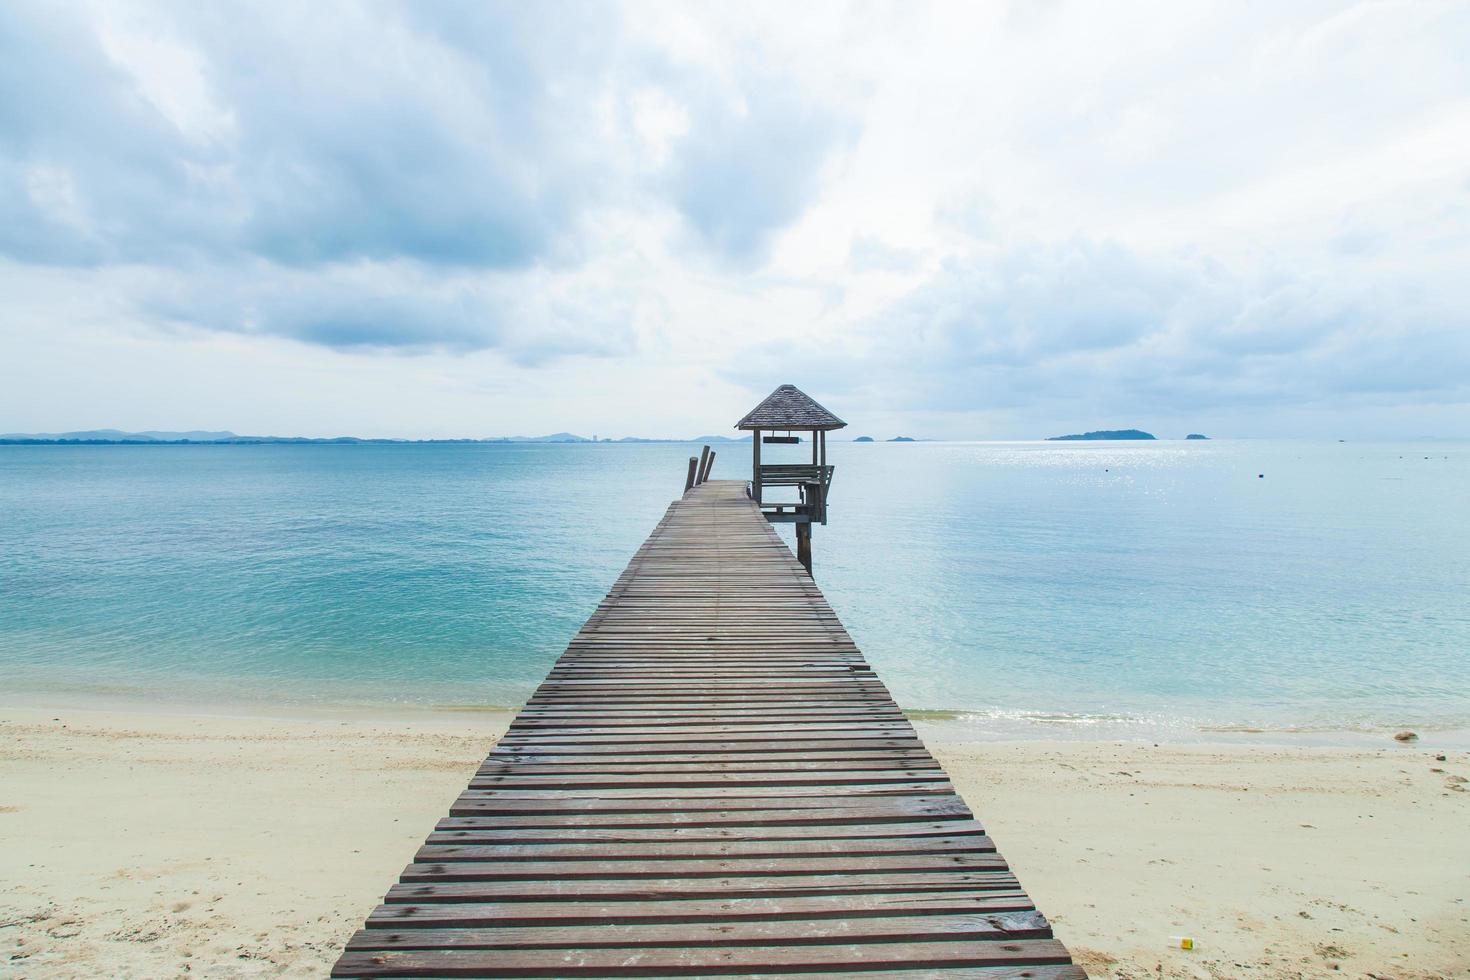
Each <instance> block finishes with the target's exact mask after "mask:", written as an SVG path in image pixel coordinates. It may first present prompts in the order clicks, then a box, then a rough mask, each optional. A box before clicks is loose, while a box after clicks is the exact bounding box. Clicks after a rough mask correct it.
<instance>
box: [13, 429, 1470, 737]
mask: <svg viewBox="0 0 1470 980" xmlns="http://www.w3.org/2000/svg"><path fill="white" fill-rule="evenodd" d="M783 448H785V447H783ZM800 449H801V450H804V449H805V447H800ZM691 451H697V447H691V446H690V445H688V444H657V445H606V444H602V445H571V446H554V445H444V446H432V445H404V446H361V445H359V446H196V447H181V446H158V447H127V446H117V447H0V670H3V675H4V677H5V685H4V686H5V687H7V688H8V693H7V697H8V698H9V699H11V700H15V699H20V700H32V699H42V700H44V699H45V698H47V697H50V698H66V697H89V696H106V697H121V698H127V697H133V696H143V697H147V698H149V699H159V700H166V701H175V702H180V703H220V702H226V703H228V702H233V701H246V702H257V703H274V704H283V703H284V704H290V705H313V704H325V705H340V704H368V705H381V704H384V703H389V702H392V703H408V704H439V705H444V704H450V705H513V704H517V703H519V702H520V701H521V700H522V699H524V698H525V696H526V695H527V694H528V693H529V692H530V690H531V689H532V688H533V687H534V686H535V685H536V684H537V683H538V682H539V681H540V679H541V677H542V675H543V674H544V673H545V672H546V670H547V668H548V666H549V665H550V663H551V661H552V660H553V659H554V658H555V657H556V656H557V655H558V654H559V653H560V652H561V650H562V648H563V647H564V646H565V644H566V642H567V640H568V639H569V638H570V636H571V635H572V633H573V632H574V631H575V630H576V629H577V627H578V626H579V625H580V624H581V622H582V621H583V620H584V619H585V618H586V617H587V615H588V614H590V613H591V611H592V609H593V608H594V606H595V605H596V604H597V601H598V599H599V598H600V597H601V596H602V595H603V593H604V592H605V591H606V589H607V588H608V586H609V585H610V584H611V583H612V581H613V579H614V578H615V577H616V575H617V574H618V572H619V571H620V570H621V569H622V567H623V565H624V564H625V563H626V562H627V560H628V558H629V556H630V555H631V554H632V552H633V551H634V549H635V548H636V547H637V546H638V545H639V543H641V541H642V540H643V538H644V537H645V536H646V535H647V533H648V531H649V530H650V528H651V527H652V526H653V524H654V523H655V521H656V520H657V519H658V517H659V516H660V514H662V512H663V510H664V508H665V507H666V506H667V504H668V502H669V501H670V500H671V499H672V498H673V497H674V496H675V495H676V494H677V493H678V491H679V490H680V489H681V488H682V485H683V474H684V465H685V460H686V459H687V458H688V456H689V455H690V453H691ZM797 451H798V452H799V451H800V450H797ZM748 454H749V447H748V445H741V446H734V445H731V446H724V447H721V449H720V456H719V460H718V463H717V464H716V468H715V474H714V475H715V476H716V477H741V478H743V477H744V476H745V474H746V467H747V466H748V460H749V455H748ZM830 455H831V457H832V460H831V461H832V462H834V463H835V464H836V465H837V475H836V480H835V483H834V487H833V496H832V522H831V524H830V526H828V527H825V528H819V529H818V530H817V532H816V537H815V562H816V574H817V581H818V583H819V584H820V585H821V586H822V588H823V589H824V590H825V591H826V593H827V596H828V597H829V599H830V600H831V602H832V605H833V606H834V607H835V608H836V610H837V612H838V614H839V615H840V616H841V617H842V618H843V620H844V622H845V623H846V624H847V626H848V628H849V630H850V631H851V632H852V634H853V636H854V637H855V638H856V640H857V642H858V644H859V645H860V646H861V647H862V648H863V649H864V651H865V652H866V653H867V654H868V657H869V659H870V660H871V661H872V662H873V663H874V664H875V665H876V666H877V668H878V669H879V671H880V672H881V674H882V676H883V678H884V679H885V680H886V681H887V682H888V684H889V686H890V688H891V689H892V690H893V692H894V694H895V696H896V697H897V698H898V700H899V702H900V703H901V704H903V705H904V706H905V707H909V708H921V709H935V710H948V711H957V712H962V713H964V714H965V715H966V716H967V718H968V719H970V720H972V721H973V722H975V723H976V724H980V725H986V726H990V727H991V728H992V729H994V730H997V731H1014V732H1017V733H1022V734H1024V733H1026V732H1027V731H1032V730H1034V732H1035V733H1036V734H1040V735H1047V736H1052V735H1059V734H1066V732H1067V731H1075V730H1080V731H1085V732H1090V733H1095V734H1111V733H1128V732H1135V733H1136V732H1142V733H1145V734H1147V733H1148V732H1156V733H1158V734H1162V735H1167V734H1168V733H1169V732H1185V731H1198V730H1200V729H1201V728H1206V729H1208V728H1212V727H1214V726H1226V727H1230V726H1256V727H1266V728H1284V727H1285V728H1306V729H1323V730H1354V729H1365V730H1375V729H1380V728H1384V727H1389V728H1394V727H1401V726H1403V727H1418V728H1420V729H1421V730H1423V729H1429V730H1434V729H1467V728H1470V445H1467V444H1465V443H1446V442H1414V443H1395V444H1386V443H1385V444H1366V443H1365V444H1355V443H1335V442H1334V443H1305V442H1254V441H1252V442H1228V441H1218V442H1206V443H1185V442H1158V443H1063V444H1059V443H919V444H912V445H890V444H882V443H879V444H872V445H866V444H848V443H834V444H833V445H832V447H831V452H830ZM1258 474H1264V479H1262V478H1259V477H1258ZM788 540H789V537H788Z"/></svg>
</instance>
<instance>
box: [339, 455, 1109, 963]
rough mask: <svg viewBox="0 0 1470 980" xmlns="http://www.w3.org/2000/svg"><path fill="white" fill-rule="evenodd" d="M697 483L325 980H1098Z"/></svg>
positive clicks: (880, 703) (763, 543)
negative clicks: (476, 979)
mask: <svg viewBox="0 0 1470 980" xmlns="http://www.w3.org/2000/svg"><path fill="white" fill-rule="evenodd" d="M712 456H713V453H710V454H709V457H712ZM707 459H708V458H707ZM709 461H711V462H712V459H709ZM703 476H707V473H706V474H700V473H699V472H698V471H697V470H696V473H695V482H696V485H695V486H694V487H692V488H690V489H689V490H688V492H687V493H686V494H685V495H684V497H683V498H682V499H681V500H679V501H677V502H675V503H674V504H673V505H671V506H670V507H669V509H668V510H667V511H666V512H665V514H664V516H663V518H662V519H661V520H660V521H659V523H658V525H657V526H656V527H655V528H654V531H653V533H652V534H651V535H650V536H649V538H648V540H647V541H646V542H645V543H644V544H643V546H642V547H641V548H639V549H638V552H637V553H636V554H635V555H634V556H633V559H632V560H631V561H630V562H629V563H628V566H627V568H625V569H624V571H623V573H622V574H621V575H619V576H618V579H617V581H616V582H615V583H614V585H613V587H612V589H611V591H610V592H609V593H608V595H607V597H606V598H605V599H603V601H602V602H600V603H599V604H598V606H597V609H596V611H594V613H593V614H592V616H591V617H590V618H589V619H588V620H587V622H586V624H585V625H584V626H583V627H582V629H581V630H580V631H578V633H577V635H576V636H575V637H574V638H573V639H572V641H571V642H570V643H569V644H568V646H567V649H566V652H564V653H563V654H562V655H561V656H560V657H559V658H558V659H557V661H556V663H555V664H554V665H552V667H551V669H550V671H549V673H548V675H547V677H546V680H545V681H544V682H543V683H542V684H541V685H540V687H538V688H537V690H536V691H535V692H534V694H533V695H532V697H531V698H530V699H529V701H528V702H527V704H526V706H525V708H524V709H523V710H522V711H521V712H520V713H519V714H518V715H517V717H516V719H515V720H514V721H513V722H512V723H511V726H510V729H509V731H508V732H507V733H506V735H505V736H504V737H503V738H502V739H501V740H500V742H499V744H498V745H496V746H495V747H494V748H493V749H492V750H491V751H490V753H489V754H488V755H487V756H486V758H485V761H484V762H483V763H482V764H481V766H480V767H479V770H478V771H477V772H476V774H475V776H474V778H473V779H472V780H471V782H470V785H469V786H468V787H467V788H466V790H465V791H464V793H462V794H461V795H460V797H459V798H458V799H457V800H456V801H455V802H454V804H453V806H452V807H451V809H450V815H449V816H448V817H446V818H444V819H442V820H440V821H439V822H438V824H437V825H436V826H435V828H434V829H433V831H432V832H431V833H430V834H429V837H428V839H427V840H426V841H425V843H424V844H423V846H422V847H421V848H420V849H419V850H418V852H417V853H416V854H415V855H413V856H412V857H413V861H412V863H410V864H409V865H408V867H407V868H405V870H404V872H403V874H402V876H401V877H400V879H399V882H398V883H397V884H395V885H393V886H392V887H391V888H390V889H389V891H388V894H387V895H386V896H385V897H384V901H383V904H381V905H380V906H379V907H378V908H377V909H376V910H375V911H373V912H372V913H371V915H370V916H369V918H368V920H367V923H366V927H365V928H364V929H362V930H360V931H359V932H358V933H357V934H356V935H354V936H353V937H352V938H351V939H350V940H349V942H348V944H347V949H346V951H345V952H344V953H343V955H342V957H341V958H340V959H339V960H338V962H337V964H336V966H335V967H334V969H333V975H334V976H343V977H345V976H361V977H370V976H371V977H392V976H400V977H408V976H439V977H448V976H483V977H510V976H526V977H530V976H556V977H577V976H686V977H688V976H735V975H743V976H789V977H796V976H800V977H804V978H807V980H812V978H821V977H827V978H835V977H838V976H850V975H854V974H856V975H859V976H864V977H869V978H872V980H884V978H900V977H902V978H906V980H917V978H918V977H956V978H965V977H970V978H980V977H986V978H990V980H1077V978H1079V977H1082V976H1083V974H1082V972H1081V971H1080V970H1079V969H1077V968H1076V967H1075V966H1073V965H1071V964H1070V960H1069V958H1068V956H1067V954H1066V950H1065V949H1064V948H1063V947H1062V946H1061V944H1060V943H1057V942H1056V941H1055V940H1054V939H1053V938H1052V936H1051V929H1050V925H1049V924H1048V923H1047V922H1046V920H1045V919H1044V918H1043V917H1042V916H1041V915H1040V913H1039V912H1037V911H1036V909H1035V908H1034V906H1033V905H1032V903H1031V900H1030V899H1029V898H1028V897H1027V896H1026V894H1025V892H1024V891H1023V890H1021V888H1020V885H1019V883H1018V882H1017V881H1016V878H1015V876H1014V875H1013V874H1012V873H1011V872H1010V869H1009V867H1008V866H1007V865H1006V863H1005V861H1004V859H1003V858H1002V857H1001V856H1000V855H999V854H998V853H996V850H995V845H994V843H993V842H992V841H991V839H990V838H989V837H988V836H987V835H986V834H985V831H984V828H983V827H982V826H981V824H980V823H979V822H978V821H977V820H975V819H974V817H973V815H972V814H971V813H970V811H969V808H968V807H966V806H965V804H964V802H963V801H962V800H961V799H960V798H959V797H958V796H957V795H955V793H954V789H953V786H952V785H951V784H950V783H949V780H948V777H947V775H946V774H945V772H944V770H943V769H942V768H941V767H940V766H939V764H938V763H937V762H936V761H935V760H934V759H933V757H932V756H931V755H930V754H929V753H928V751H927V750H926V749H925V748H924V746H923V744H922V743H921V742H920V741H919V739H918V736H917V734H916V733H915V731H914V729H913V727H912V725H911V724H910V723H909V721H908V719H907V718H906V717H905V716H904V714H903V713H902V712H901V711H900V710H899V709H898V707H897V706H896V705H895V704H894V703H893V700H892V698H891V697H890V696H889V694H888V691H887V689H886V688H885V687H884V686H883V684H882V682H881V680H879V678H878V677H877V675H876V674H875V673H874V672H873V670H872V668H871V666H870V665H869V664H868V663H867V661H866V658H864V657H863V655H862V653H861V651H860V650H858V648H857V646H856V644H854V643H853V642H852V638H851V637H850V636H848V634H847V632H846V630H845V629H844V628H843V626H842V623H841V621H840V620H839V619H838V617H837V616H836V614H835V613H833V612H832V610H831V608H830V607H829V606H828V605H827V603H826V600H825V599H824V598H823V597H822V594H821V591H820V590H819V589H818V588H817V587H816V585H815V583H814V582H813V581H812V580H811V578H810V577H809V576H808V575H806V573H805V571H804V570H803V569H802V568H801V566H800V565H799V564H798V563H797V562H796V560H795V559H794V558H793V556H792V555H791V552H790V550H789V549H788V548H787V547H786V546H785V544H784V543H783V542H782V541H781V539H780V537H779V536H778V535H777V534H776V533H775V531H774V529H773V528H772V527H771V525H770V524H769V523H768V522H767V521H766V520H765V519H764V518H763V517H762V516H761V515H760V513H759V511H758V509H757V507H756V505H755V503H754V502H753V501H751V500H749V499H747V498H746V497H745V495H744V492H743V487H742V485H740V484H738V483H733V482H730V481H706V480H704V479H703V478H702V477H703Z"/></svg>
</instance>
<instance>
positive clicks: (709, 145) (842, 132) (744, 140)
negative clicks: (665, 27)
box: [669, 69, 855, 263]
mask: <svg viewBox="0 0 1470 980" xmlns="http://www.w3.org/2000/svg"><path fill="white" fill-rule="evenodd" d="M690 91H691V92H692V93H693V95H694V98H693V99H692V103H693V104H692V105H690V106H689V109H690V112H689V115H690V118H691V122H692V125H691V129H690V132H689V133H688V134H687V135H686V136H685V137H684V139H683V141H682V142H681V144H680V146H679V150H678V154H677V159H676V161H675V163H674V165H673V167H672V168H671V174H670V177H669V180H670V185H669V186H670V193H671V195H672V198H673V200H674V202H675V204H676V205H677V207H678V208H679V210H680V212H681V213H682V214H683V215H684V216H685V218H687V219H688V221H689V222H690V223H691V225H692V226H693V228H694V230H695V231H696V232H697V234H698V236H699V238H700V239H701V240H702V241H703V242H704V244H705V245H706V246H707V247H709V248H710V249H712V250H714V251H715V252H717V253H718V254H720V255H722V256H724V257H725V258H727V259H730V260H732V261H735V262H739V263H752V262H755V261H757V260H759V259H762V258H764V256H765V252H766V249H767V247H768V246H769V244H770V241H771V238H772V236H773V235H774V234H775V232H776V231H778V230H779V229H781V228H783V227H785V226H786V225H788V224H790V223H791V222H792V221H794V220H795V219H796V218H797V217H799V216H800V215H801V213H802V212H803V211H804V210H805V209H806V206H807V205H808V203H810V201H811V200H812V199H813V198H814V197H815V196H816V194H817V182H818V179H819V177H820V176H821V171H822V167H823V165H824V164H825V163H826V161H827V160H828V158H829V157H830V156H831V154H832V153H833V152H834V151H835V150H836V149H838V148H839V147H841V146H843V145H845V144H847V143H849V142H850V141H851V140H852V138H853V136H854V135H855V124H854V123H853V122H851V121H850V120H847V119H845V118H844V117H842V116H841V115H839V114H837V113H835V112H833V111H831V110H830V109H827V108H825V107H823V106H821V105H819V104H816V103H813V102H811V101H809V100H807V99H806V98H805V97H804V96H803V94H802V92H801V91H800V89H799V88H798V87H797V86H794V85H793V84H791V82H790V80H789V79H784V78H780V77H776V76H772V75H769V74H768V73H766V72H763V71H760V70H758V69H748V70H747V71H746V72H745V73H744V74H743V75H742V76H741V78H740V91H739V93H738V98H737V99H736V100H735V101H734V102H732V100H731V97H730V96H729V95H727V94H725V93H717V92H715V91H713V90H711V89H710V88H708V87H707V86H702V85H696V86H692V87H691V89H690Z"/></svg>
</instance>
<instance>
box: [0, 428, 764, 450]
mask: <svg viewBox="0 0 1470 980" xmlns="http://www.w3.org/2000/svg"><path fill="white" fill-rule="evenodd" d="M749 441H750V436H745V437H743V438H738V439H731V438H730V437H729V436H699V437H697V438H694V439H642V438H639V437H637V436H625V437H624V438H622V439H588V438H587V437H586V436H579V435H574V434H573V433H570V432H553V433H552V434H551V435H546V436H496V437H492V438H488V439H360V438H358V437H357V436H336V437H334V438H326V439H320V438H308V437H306V436H242V435H237V434H236V433H234V432H228V431H220V432H211V431H205V430H201V429H191V430H189V431H187V432H161V431H156V430H149V431H147V432H124V431H122V430H121V429H83V430H80V431H77V432H6V433H0V444H9V445H73V444H77V445H89V446H93V445H102V446H106V445H118V446H133V445H150V444H158V445H182V444H196V443H199V444H205V445H216V446H217V445H233V444H243V445H261V444H273V443H286V444H292V445H294V444H302V443H305V444H318V443H328V444H353V443H370V444H379V443H420V442H429V443H479V442H490V443H507V442H514V443H525V442H551V443H567V442H589V443H590V442H617V443H623V442H708V443H716V442H749Z"/></svg>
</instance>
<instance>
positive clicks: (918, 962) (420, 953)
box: [332, 939, 1071, 977]
mask: <svg viewBox="0 0 1470 980" xmlns="http://www.w3.org/2000/svg"><path fill="white" fill-rule="evenodd" d="M1070 962H1071V958H1070V957H1069V956H1068V955H1067V951H1066V949H1065V947H1063V946H1062V944H1061V943H1059V942H1057V941H1056V940H1052V939H1018V940H1012V941H1006V942H998V943H991V942H986V943H967V942H883V943H854V944H851V945H797V946H719V947H702V946H685V947H675V948H664V947H659V946H643V947H639V948H638V949H637V950H636V951H629V950H627V949H595V948H594V949H577V950H546V951H530V950H496V951H493V952H492V951H481V950H462V949H435V950H380V951H376V952H373V951H364V952H358V951H356V950H348V951H347V952H345V953H343V954H342V958H341V959H340V960H338V961H337V965H336V966H335V967H334V968H333V969H332V976H336V977H340V976H354V977H358V976H362V977H523V976H544V977H594V976H624V977H638V976H643V977H647V976H679V975H681V974H683V975H685V976H690V975H693V976H699V975H701V974H703V975H725V976H730V975H742V974H744V975H750V974H761V973H766V972H770V971H772V970H786V971H789V970H791V969H793V968H795V969H802V968H808V967H822V968H825V969H828V970H865V969H869V968H884V967H888V968H892V967H895V966H899V967H903V968H904V969H931V968H945V967H959V966H965V967H974V966H1033V965H1035V966H1042V965H1048V964H1059V965H1060V964H1068V963H1070Z"/></svg>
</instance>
